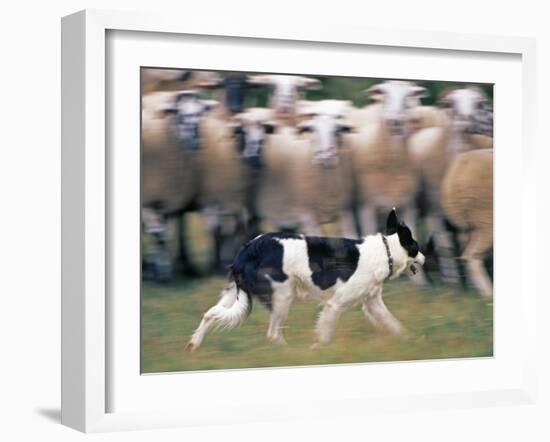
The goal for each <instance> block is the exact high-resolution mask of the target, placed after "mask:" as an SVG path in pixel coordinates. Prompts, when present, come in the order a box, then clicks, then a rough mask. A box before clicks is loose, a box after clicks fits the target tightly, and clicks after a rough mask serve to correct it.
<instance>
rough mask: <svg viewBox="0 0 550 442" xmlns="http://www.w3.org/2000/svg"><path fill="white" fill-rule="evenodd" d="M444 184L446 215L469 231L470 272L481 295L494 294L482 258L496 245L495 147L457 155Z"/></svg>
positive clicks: (464, 230)
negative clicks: (494, 220) (494, 204)
mask: <svg viewBox="0 0 550 442" xmlns="http://www.w3.org/2000/svg"><path fill="white" fill-rule="evenodd" d="M441 187H442V198H441V203H442V207H443V209H444V211H445V215H446V216H447V217H448V218H449V220H450V221H451V222H452V223H453V224H454V225H455V226H456V227H457V228H459V229H460V230H461V231H462V232H466V233H467V235H468V240H467V243H466V247H465V249H464V252H463V254H462V258H463V259H464V260H465V261H466V267H467V270H468V276H469V278H470V280H471V282H472V283H473V285H474V287H475V288H476V289H477V290H478V291H479V293H480V294H481V295H482V296H485V297H491V296H492V294H493V287H492V283H491V279H490V278H489V276H488V274H487V272H486V270H485V268H484V267H483V258H484V257H485V255H486V253H487V252H488V251H489V250H490V249H491V247H492V245H493V150H492V149H480V150H473V151H470V152H464V153H461V154H459V155H457V156H456V158H455V159H454V160H453V161H452V163H451V165H450V166H449V169H448V171H447V172H446V174H445V177H444V179H443V182H442V186H441Z"/></svg>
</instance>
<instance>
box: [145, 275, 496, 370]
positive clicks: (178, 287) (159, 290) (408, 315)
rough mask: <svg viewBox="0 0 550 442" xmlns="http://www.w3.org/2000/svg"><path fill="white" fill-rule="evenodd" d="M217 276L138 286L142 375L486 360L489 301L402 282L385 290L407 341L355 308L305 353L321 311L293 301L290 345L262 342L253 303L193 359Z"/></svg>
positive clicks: (263, 314)
mask: <svg viewBox="0 0 550 442" xmlns="http://www.w3.org/2000/svg"><path fill="white" fill-rule="evenodd" d="M223 283H224V280H223V279H222V278H218V277H209V278H203V279H199V280H196V281H182V282H180V283H176V284H174V285H173V286H171V287H158V286H153V285H147V284H144V285H143V289H142V317H141V327H142V330H141V331H142V352H141V367H142V372H143V373H158V372H170V371H186V370H211V369H224V368H225V369H227V368H244V367H276V366H291V365H315V364H334V363H354V362H374V361H398V360H418V359H440V358H460V357H483V356H492V354H493V313H492V308H493V305H492V302H488V301H486V300H483V299H481V298H480V297H479V296H478V295H477V294H475V293H472V292H451V291H449V290H446V289H427V290H423V289H418V288H416V287H414V286H412V285H411V284H410V282H409V281H408V280H407V279H406V278H403V279H401V280H398V281H394V282H391V283H387V284H386V285H385V291H384V299H385V302H386V304H387V306H388V308H389V309H390V310H391V311H392V312H393V313H394V315H395V316H396V317H397V318H398V319H399V320H400V321H401V322H402V323H403V325H404V326H405V328H406V330H407V335H406V337H404V338H395V337H391V336H387V335H384V334H382V333H380V332H377V331H375V330H374V329H373V327H372V326H370V324H369V323H368V322H367V320H366V319H365V317H364V316H363V312H362V311H361V308H360V306H356V307H355V308H353V309H350V310H348V311H347V312H345V313H344V314H343V315H342V317H341V318H340V320H339V322H338V325H337V327H336V333H335V338H334V340H333V342H332V343H331V344H330V345H328V346H326V347H325V348H321V349H316V350H310V349H309V346H310V345H311V344H312V343H313V338H314V336H313V328H314V324H315V320H316V317H317V315H318V312H319V309H320V307H319V305H317V304H315V303H312V302H306V301H296V302H295V303H294V304H293V306H292V308H291V311H290V315H289V318H288V321H287V322H286V329H285V336H286V339H287V341H288V344H289V345H288V346H287V347H281V346H276V345H274V344H271V343H270V342H269V341H268V340H267V338H266V337H265V333H266V330H267V323H268V311H267V309H266V308H265V307H264V306H263V305H261V304H259V303H258V302H256V303H255V304H254V309H253V312H252V314H251V315H250V317H249V318H248V320H247V321H246V322H245V323H244V324H243V325H242V326H241V327H239V328H237V329H234V330H230V331H224V332H219V333H212V334H209V335H207V337H206V339H205V341H204V343H203V345H202V346H201V348H200V349H199V350H198V351H197V352H195V353H187V352H184V350H183V349H184V346H185V344H186V343H187V340H188V339H189V337H190V335H191V334H192V333H193V331H194V330H195V328H196V327H197V325H198V323H199V321H200V319H201V317H202V314H203V313H204V312H205V311H206V310H207V309H208V308H209V307H211V306H212V305H213V304H214V303H215V302H216V301H217V299H218V294H219V290H220V288H221V287H222V285H223Z"/></svg>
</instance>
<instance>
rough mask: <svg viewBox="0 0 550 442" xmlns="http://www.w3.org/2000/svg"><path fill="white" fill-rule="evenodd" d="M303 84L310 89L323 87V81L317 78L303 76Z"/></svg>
mask: <svg viewBox="0 0 550 442" xmlns="http://www.w3.org/2000/svg"><path fill="white" fill-rule="evenodd" d="M301 80H302V82H301V83H302V84H301V86H302V87H303V88H305V89H309V90H319V89H321V82H320V81H319V80H317V79H316V78H309V77H302V79H301Z"/></svg>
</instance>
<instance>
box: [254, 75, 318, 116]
mask: <svg viewBox="0 0 550 442" xmlns="http://www.w3.org/2000/svg"><path fill="white" fill-rule="evenodd" d="M248 83H249V84H251V85H258V86H260V85H261V86H270V87H272V88H273V95H272V97H271V107H272V108H273V109H275V110H277V112H281V113H282V114H292V113H294V112H295V110H296V102H297V101H298V100H299V99H300V96H301V95H302V92H303V91H305V90H306V89H319V88H320V87H321V83H320V81H319V80H317V79H314V78H308V77H302V76H299V75H252V76H250V77H248Z"/></svg>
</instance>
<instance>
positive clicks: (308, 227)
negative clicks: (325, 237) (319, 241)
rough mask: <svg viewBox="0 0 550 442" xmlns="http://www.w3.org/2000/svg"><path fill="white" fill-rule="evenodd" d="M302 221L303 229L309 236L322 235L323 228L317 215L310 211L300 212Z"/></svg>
mask: <svg viewBox="0 0 550 442" xmlns="http://www.w3.org/2000/svg"><path fill="white" fill-rule="evenodd" d="M300 223H301V224H302V229H303V231H304V232H305V234H306V235H308V236H321V235H322V232H321V228H320V227H319V223H318V222H317V219H316V217H315V215H314V214H313V213H311V212H309V211H306V212H303V213H301V214H300Z"/></svg>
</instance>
